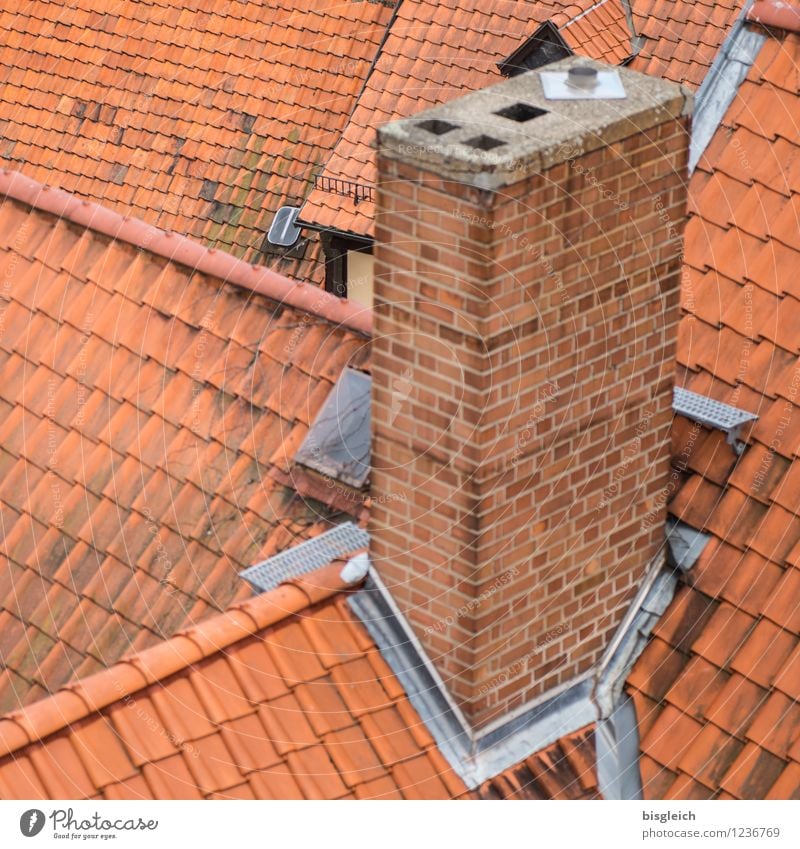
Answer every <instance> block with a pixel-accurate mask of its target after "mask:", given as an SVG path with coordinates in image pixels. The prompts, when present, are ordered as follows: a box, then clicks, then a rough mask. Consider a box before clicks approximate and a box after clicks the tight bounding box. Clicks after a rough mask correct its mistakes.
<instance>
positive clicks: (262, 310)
mask: <svg viewBox="0 0 800 849" xmlns="http://www.w3.org/2000/svg"><path fill="white" fill-rule="evenodd" d="M14 181H15V177H14V175H10V176H9V175H7V174H4V175H0V184H2V189H1V190H0V195H2V196H4V200H2V202H0V268H1V269H2V270H1V271H0V275H2V284H1V285H2V291H0V471H1V474H0V510H1V511H2V512H1V513H0V522H2V524H0V601H1V602H2V607H0V660H1V661H2V664H1V666H0V668H2V671H0V711H6V710H10V709H12V708H15V707H17V706H18V704H19V703H20V702H29V701H31V700H32V699H36V698H39V697H41V696H42V695H44V694H45V693H46V692H47V691H52V690H55V689H57V688H58V687H59V686H61V685H63V684H64V683H66V682H67V681H69V680H72V679H73V678H75V677H76V676H78V677H80V676H84V675H87V674H89V673H91V672H94V671H95V670H97V669H98V668H100V667H102V666H104V665H108V664H110V663H114V662H115V661H117V660H118V659H119V658H120V656H121V655H122V654H123V653H124V652H125V651H127V650H128V649H129V648H131V647H134V648H137V649H138V648H141V647H143V646H146V645H150V644H152V643H154V642H156V641H157V640H159V639H161V638H163V637H164V636H169V635H171V634H173V633H174V632H175V631H176V630H177V629H178V628H180V627H183V626H185V624H186V623H190V622H193V621H195V620H197V619H201V618H203V617H204V616H205V615H206V614H207V613H208V612H209V611H210V610H220V609H224V608H225V607H227V605H228V604H229V603H230V602H231V601H232V600H233V599H234V598H236V597H239V596H241V594H243V593H245V592H247V590H246V587H245V586H243V583H242V582H241V581H240V579H239V578H238V572H239V571H240V570H241V569H242V568H244V567H247V566H250V565H252V564H253V563H254V562H256V561H258V560H259V559H260V558H262V557H264V556H266V555H269V554H271V553H274V552H275V551H276V550H278V549H279V548H285V547H286V546H287V545H289V544H291V543H292V542H293V541H295V540H298V539H301V538H303V537H305V536H306V535H308V534H313V533H316V532H317V531H319V530H321V529H323V528H325V527H326V526H327V524H328V523H327V518H328V515H329V512H330V511H328V510H327V509H326V508H325V507H324V506H323V505H321V504H319V503H316V502H307V501H304V500H303V499H302V498H300V497H299V496H298V495H297V494H296V492H295V491H294V490H293V489H292V488H290V487H286V486H282V485H281V484H279V483H278V482H277V481H275V480H274V479H273V478H272V477H271V473H272V472H273V470H278V469H283V468H288V462H289V459H290V458H291V457H292V456H293V453H294V450H295V449H296V447H297V446H298V444H299V443H300V441H301V439H302V438H303V436H304V435H305V433H306V431H307V429H308V426H309V422H310V420H311V419H312V417H313V416H314V415H315V413H316V411H317V410H318V408H319V407H320V405H321V404H322V402H323V401H324V400H325V397H326V396H327V394H328V392H329V390H330V388H331V386H332V382H333V381H334V380H335V379H336V378H337V377H338V374H339V373H340V372H341V370H342V369H343V368H344V367H345V365H346V364H348V363H351V364H355V365H358V364H359V363H361V362H362V360H363V357H364V356H366V347H365V339H364V338H363V337H362V336H359V335H357V334H356V333H353V332H351V331H348V330H347V329H346V328H344V327H342V326H339V325H337V324H335V323H331V322H330V321H329V320H327V319H325V318H323V317H322V316H315V315H312V314H310V313H303V312H300V311H299V310H297V309H293V308H291V307H289V306H288V305H286V304H285V303H284V304H283V305H281V304H279V303H276V301H275V300H270V299H268V298H267V297H264V296H263V295H260V294H256V293H255V292H254V291H252V290H248V289H246V288H243V287H241V286H237V285H233V284H232V283H224V282H223V281H222V280H221V279H219V278H216V277H213V276H209V275H207V274H203V273H200V272H198V273H192V271H191V270H190V269H189V268H187V267H185V266H183V265H179V264H177V263H176V262H171V261H168V260H167V259H165V258H164V257H162V256H158V255H157V254H156V253H153V252H151V251H148V250H147V248H148V246H151V245H152V246H153V248H155V247H156V246H160V247H161V248H162V249H163V248H164V246H167V248H168V249H169V251H172V252H174V255H175V256H185V257H186V258H187V261H190V262H191V263H192V264H193V265H201V266H207V267H214V268H219V269H221V271H220V273H224V274H225V275H230V277H231V279H233V278H235V277H236V276H237V274H238V272H239V267H240V266H241V267H243V268H244V269H245V271H244V274H245V276H247V275H248V274H249V273H251V272H252V269H250V267H249V266H247V265H245V264H244V263H238V265H237V261H236V260H234V259H233V258H231V257H226V256H225V255H224V254H212V253H211V252H207V251H205V250H204V249H202V248H200V247H198V246H197V245H194V244H192V243H191V242H189V241H188V240H186V239H182V238H181V237H178V236H174V237H172V238H171V239H169V238H166V237H164V234H163V233H161V232H160V231H157V230H155V229H148V228H147V227H145V226H144V225H140V224H139V223H138V222H131V221H127V220H123V219H120V218H119V217H118V216H115V215H110V214H109V213H107V212H105V211H103V210H100V209H97V208H94V207H92V206H91V205H89V204H85V205H82V204H81V203H80V202H77V201H75V200H74V199H71V198H68V197H67V200H65V201H64V203H61V200H60V199H63V198H64V197H65V196H64V195H63V194H62V193H59V192H56V191H54V190H50V191H49V192H46V191H43V190H41V187H37V185H36V184H32V183H30V182H29V181H27V182H26V181H25V180H24V179H23V180H22V185H23V187H24V188H25V189H26V191H27V190H28V189H30V188H31V187H33V193H32V196H33V202H37V203H39V202H41V203H44V201H45V199H47V201H48V203H49V204H50V207H51V208H52V209H54V210H55V209H57V208H58V209H59V210H61V211H62V212H63V213H64V214H67V213H69V214H72V213H71V212H70V210H72V206H71V205H70V204H72V205H74V206H77V208H78V212H79V213H80V214H81V215H83V218H84V219H85V220H91V221H93V222H94V221H96V222H98V224H99V223H100V222H101V221H103V222H105V225H104V226H106V225H107V226H106V230H107V231H108V232H117V233H118V234H119V237H118V238H116V239H114V238H111V237H110V236H108V235H103V234H101V233H100V232H97V231H96V230H92V229H87V228H86V227H85V226H79V225H78V224H76V223H73V222H72V221H70V220H68V218H67V217H62V216H61V215H60V214H58V215H53V214H49V213H47V212H44V211H43V210H40V209H36V208H31V207H30V206H28V205H27V204H24V203H21V202H18V201H16V200H13V199H11V198H10V197H8V196H7V195H5V192H7V191H10V190H11V188H13V186H16V185H17V183H16V182H14ZM12 184H13V185H12ZM28 193H29V194H31V193H30V192H28ZM23 194H25V192H23ZM54 201H55V202H54ZM74 217H78V218H79V217H80V215H78V216H74ZM109 222H110V223H109ZM129 231H135V232H137V233H138V234H139V241H138V243H136V244H133V243H129V242H125V241H123V238H124V237H125V235H126V234H128V232H129ZM170 246H171V247H170ZM169 251H168V252H169ZM198 252H199V255H198ZM259 275H260V276H259ZM269 275H270V272H267V271H266V270H262V271H261V272H252V276H253V277H254V278H257V279H265V278H269ZM273 277H274V275H273ZM269 279H270V280H271V279H272V278H269ZM277 282H278V283H279V284H285V287H289V289H288V290H286V289H285V287H284V289H281V287H280V286H278V287H277V288H276V291H284V290H285V291H286V293H287V296H291V297H294V295H295V294H296V293H295V291H294V288H292V287H293V286H294V284H291V283H290V282H289V281H285V280H283V279H282V278H278V279H277ZM262 288H264V287H262ZM299 289H300V290H302V287H299ZM323 295H324V293H319V292H316V293H315V294H314V296H313V300H314V303H317V302H318V303H319V306H320V309H321V310H322V311H323V312H325V311H326V310H324V309H322V308H323V306H324V305H328V306H330V304H328V301H335V299H334V298H333V296H329V297H328V299H327V300H326V298H325V297H323ZM302 296H303V292H302V291H300V292H299V295H298V297H299V298H301V300H298V301H297V302H298V303H302V302H303V301H302ZM295 300H297V298H295ZM334 306H335V309H334V308H333V307H331V309H327V313H328V314H329V315H336V314H339V312H341V311H342V310H344V311H345V312H347V308H346V307H345V306H343V305H341V303H340V302H337V303H336V304H335V305H334ZM342 317H344V312H342Z"/></svg>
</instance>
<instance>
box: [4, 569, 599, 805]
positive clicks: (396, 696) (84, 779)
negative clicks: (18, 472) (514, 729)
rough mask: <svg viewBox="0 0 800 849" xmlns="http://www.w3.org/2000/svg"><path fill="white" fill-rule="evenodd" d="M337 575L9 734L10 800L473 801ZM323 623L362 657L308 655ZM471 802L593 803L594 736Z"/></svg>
mask: <svg viewBox="0 0 800 849" xmlns="http://www.w3.org/2000/svg"><path fill="white" fill-rule="evenodd" d="M340 568H341V564H332V565H331V566H328V567H324V568H323V569H321V570H319V571H318V572H316V573H313V575H312V576H310V578H311V581H309V579H308V578H307V579H305V580H303V581H299V582H294V583H292V582H290V583H287V584H283V585H281V586H280V587H279V588H278V589H276V590H273V591H272V592H269V593H266V594H263V595H261V596H258V597H257V598H253V599H249V600H248V601H246V602H243V603H239V604H237V605H235V606H234V607H232V608H231V609H230V610H229V611H228V612H226V613H225V614H221V615H219V616H217V617H216V618H211V619H207V620H205V621H204V622H203V623H202V624H200V625H197V626H195V627H193V628H190V629H189V630H187V631H184V632H183V633H182V634H181V635H179V636H176V637H173V638H172V639H171V640H167V641H166V642H161V643H159V644H158V645H155V646H153V647H151V648H149V649H146V650H144V651H143V652H142V653H139V654H136V655H133V656H131V657H129V658H128V659H127V660H125V661H122V662H121V663H118V664H117V665H115V666H112V667H111V668H109V669H107V670H104V671H101V672H99V673H97V674H95V675H93V676H90V677H88V678H85V679H84V680H82V681H81V682H80V683H78V684H76V685H70V686H68V687H67V688H65V689H62V690H60V691H59V692H58V693H56V694H55V695H54V696H51V697H49V698H47V699H45V700H44V701H40V702H37V703H35V704H32V705H29V706H27V707H25V708H23V709H22V710H21V711H16V712H14V713H12V714H10V715H8V716H7V717H6V718H4V719H2V720H0V792H2V793H3V794H4V798H16V796H18V795H21V796H24V797H25V798H90V797H98V796H100V797H103V798H107V799H116V798H157V799H167V798H176V799H191V798H201V797H206V798H257V799H268V798H281V799H286V798H306V799H316V798H320V799H331V798H344V797H346V796H350V795H351V794H355V795H356V796H357V797H358V798H379V797H380V798H389V797H396V798H423V799H433V798H451V797H456V796H464V795H465V794H466V792H467V790H466V787H465V786H464V784H463V783H462V781H461V780H460V779H459V778H458V777H457V776H456V775H455V774H454V773H453V771H452V769H451V768H450V766H449V765H448V764H447V763H446V761H445V760H444V758H443V757H442V755H441V754H440V753H439V751H438V750H437V748H436V746H435V743H434V741H433V739H432V738H431V736H430V734H429V733H428V731H427V729H426V728H425V726H424V724H423V723H422V721H421V720H420V718H419V717H418V716H417V714H416V712H415V711H414V710H413V708H411V706H410V705H409V703H408V701H407V700H406V698H405V695H404V693H403V691H402V688H400V687H399V684H398V683H397V682H396V680H394V679H393V678H392V683H391V684H390V685H388V686H380V685H379V684H377V682H373V683H370V679H369V678H367V677H365V676H367V670H368V668H372V666H371V663H370V661H369V660H368V659H367V658H368V657H369V653H370V652H374V651H375V649H374V646H373V644H372V641H371V640H370V638H369V636H368V635H367V633H366V631H365V630H364V628H363V626H362V625H361V623H360V622H358V620H356V619H354V618H353V616H352V614H351V613H350V612H349V608H348V607H347V606H346V605H344V604H342V603H341V600H342V598H343V596H342V593H343V592H344V591H346V590H347V587H346V586H345V585H344V584H343V583H342V582H341V579H340V578H339V577H338V574H339V570H340ZM302 586H306V587H308V588H309V592H310V593H311V595H309V594H308V593H307V592H305V591H304V590H303V589H301V587H302ZM320 620H325V621H331V622H333V621H335V622H337V623H338V625H339V628H340V629H343V630H341V636H342V637H343V638H344V639H345V641H346V643H347V644H348V645H349V647H350V649H351V650H352V653H353V654H354V655H356V654H357V655H358V657H349V658H347V657H343V656H334V655H332V654H330V653H324V651H325V650H324V649H323V648H322V647H318V646H315V645H313V644H312V643H311V642H306V643H302V644H301V643H298V639H300V637H299V635H300V634H301V633H302V631H301V630H300V628H301V625H302V624H305V623H318V622H319V621H320ZM1 633H6V629H5V628H4V629H3V631H2V632H1ZM298 650H302V651H304V652H306V653H307V654H308V658H307V660H306V662H305V664H304V665H300V666H298V665H297V663H296V660H297V651H298ZM320 650H322V652H323V653H321V654H318V652H319V651H320ZM311 658H313V659H314V660H315V662H312V661H311ZM353 689H358V691H359V692H358V698H357V699H355V698H354V695H353V692H352V691H353ZM473 795H475V796H476V797H482V798H495V797H497V796H498V795H509V796H510V795H513V796H514V797H518V798H537V797H540V796H542V795H549V796H554V797H558V798H587V797H588V798H595V797H596V796H597V785H596V779H595V776H594V757H593V745H592V740H591V729H585V730H584V731H582V732H578V733H577V734H575V735H571V736H570V737H568V738H565V739H564V740H562V741H560V743H559V744H556V745H555V746H552V747H550V748H548V749H546V750H544V751H543V752H540V753H538V754H536V755H533V756H531V757H530V758H528V759H527V760H526V762H525V763H524V764H520V765H517V766H515V767H513V768H512V769H511V770H509V771H508V772H507V773H506V774H504V775H503V776H498V778H497V779H495V780H494V781H493V782H487V784H486V785H484V786H483V787H482V788H480V789H478V790H476V791H475V793H474V794H473Z"/></svg>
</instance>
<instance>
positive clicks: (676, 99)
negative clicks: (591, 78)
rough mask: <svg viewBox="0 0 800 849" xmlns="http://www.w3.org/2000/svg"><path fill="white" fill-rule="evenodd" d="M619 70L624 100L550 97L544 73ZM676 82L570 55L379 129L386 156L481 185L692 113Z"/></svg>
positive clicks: (495, 184)
mask: <svg viewBox="0 0 800 849" xmlns="http://www.w3.org/2000/svg"><path fill="white" fill-rule="evenodd" d="M574 67H581V68H596V69H597V70H598V71H605V72H608V71H611V70H613V71H615V72H616V73H617V74H618V75H619V79H620V82H621V83H622V86H623V88H624V92H625V96H624V97H622V98H618V97H617V98H613V99H611V98H609V99H603V98H596V99H595V98H593V99H580V100H551V99H548V98H547V97H545V93H544V90H543V86H542V78H541V75H542V74H548V73H552V72H554V71H560V72H569V70H570V68H574ZM691 109H692V95H691V92H690V91H689V90H688V89H686V88H684V87H683V86H680V85H678V84H676V83H672V82H668V81H666V80H662V79H658V78H656V77H651V76H647V75H645V74H640V73H638V72H637V71H632V70H630V69H629V68H612V67H611V66H609V65H606V64H604V63H602V62H596V61H594V60H591V59H587V58H585V57H578V56H570V57H568V58H566V59H562V60H560V61H558V62H553V63H552V64H550V65H544V66H543V67H541V68H537V69H536V70H534V71H529V72H527V73H524V74H520V75H519V76H516V77H513V78H512V79H510V80H506V81H504V82H501V83H498V84H497V85H493V86H490V87H489V88H485V89H481V90H480V91H476V92H472V93H471V94H467V95H465V96H464V97H460V98H458V99H457V100H453V101H450V102H449V103H445V104H441V105H439V106H435V107H433V108H432V109H428V110H426V111H424V112H420V113H418V114H417V115H414V116H412V117H410V118H403V119H401V120H399V121H394V122H392V123H389V124H386V125H384V126H383V127H381V128H380V129H379V130H378V147H379V150H380V153H381V155H383V156H385V157H388V158H390V159H396V160H400V161H402V162H406V163H409V164H413V165H416V166H417V167H420V168H424V169H426V170H431V171H433V172H435V173H437V174H439V175H441V176H443V177H446V178H448V179H454V180H457V181H459V182H462V183H466V184H468V185H473V186H476V187H478V188H482V189H492V188H499V187H500V186H503V185H510V184H511V183H514V182H517V181H519V180H521V179H524V178H525V177H526V176H529V175H530V174H533V173H537V172H540V171H544V170H545V169H547V168H550V167H552V166H553V165H557V164H558V163H560V162H565V161H568V160H570V159H573V158H574V157H575V156H576V155H580V154H582V153H588V152H590V151H592V150H596V149H597V148H600V147H603V146H605V145H608V144H612V143H613V142H615V141H619V140H620V139H623V138H626V137H628V136H630V135H632V134H634V133H636V132H642V131H647V130H648V129H651V128H653V127H656V126H658V125H659V124H662V123H664V122H665V121H667V120H669V119H670V118H679V117H682V116H685V115H688V114H690V113H691Z"/></svg>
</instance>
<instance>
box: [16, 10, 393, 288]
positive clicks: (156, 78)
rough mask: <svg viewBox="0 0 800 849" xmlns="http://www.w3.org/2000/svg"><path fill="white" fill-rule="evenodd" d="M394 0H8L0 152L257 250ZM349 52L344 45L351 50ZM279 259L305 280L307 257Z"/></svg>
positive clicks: (220, 241) (90, 194)
mask: <svg viewBox="0 0 800 849" xmlns="http://www.w3.org/2000/svg"><path fill="white" fill-rule="evenodd" d="M390 15H391V9H390V8H388V6H387V4H385V3H380V2H378V3H331V2H329V0H312V2H310V3H295V2H292V0H281V2H274V0H269V2H267V0H242V2H236V3H229V2H225V3H219V2H216V3H211V4H209V3H200V4H198V3H196V2H189V0H178V2H175V3H160V2H157V0H114V2H108V1H107V0H100V2H97V0H78V2H76V3H70V4H69V5H68V6H67V5H64V4H62V3H53V2H48V0H35V2H31V3H25V4H15V5H14V6H13V8H12V7H7V8H5V9H4V10H3V11H2V13H0V80H1V81H2V83H3V84H2V86H0V115H2V121H0V155H2V157H3V158H4V159H6V160H11V161H12V162H17V163H20V164H21V165H23V167H24V170H25V172H26V173H27V174H29V175H30V176H31V177H34V178H35V179H37V180H40V181H41V182H51V183H55V184H57V185H60V186H62V187H63V188H64V189H66V190H68V191H71V192H76V193H77V194H79V195H81V196H82V197H87V198H90V199H93V200H97V201H102V202H103V203H104V204H107V205H111V206H113V207H115V208H117V209H119V210H125V211H126V212H128V211H130V212H132V213H133V214H134V215H136V216H138V217H140V218H142V219H144V220H145V221H147V222H149V223H151V224H157V225H158V226H160V227H164V228H166V229H171V230H174V231H176V232H179V233H184V234H188V235H191V236H193V237H195V238H197V239H200V240H202V241H203V242H205V243H207V244H212V245H218V246H220V247H225V248H226V249H227V250H230V251H232V252H233V253H234V254H236V255H237V256H243V257H246V258H248V259H250V260H251V261H257V260H258V261H261V260H262V259H263V257H261V256H260V255H259V249H260V246H261V242H262V240H263V236H264V233H266V231H267V230H268V228H269V225H270V223H271V221H272V217H273V215H274V213H275V211H276V210H277V209H278V208H279V207H280V206H283V205H284V204H293V205H299V203H300V202H301V201H302V199H303V198H304V197H305V195H306V192H307V191H308V188H309V186H310V184H311V183H310V181H311V180H312V178H313V171H314V169H315V168H316V167H318V166H321V164H322V162H323V161H324V159H325V158H326V156H327V153H328V152H329V151H330V149H331V148H332V147H333V145H334V143H335V142H336V140H337V138H338V137H339V134H340V133H341V131H342V129H343V128H344V125H345V123H346V120H347V118H348V116H349V115H350V112H351V110H352V108H353V105H354V103H355V98H356V96H357V95H358V93H359V91H360V90H361V87H362V84H363V79H364V77H365V75H366V73H367V71H368V69H369V67H370V64H371V61H372V58H373V56H374V53H375V50H376V48H377V45H378V43H379V41H380V38H381V36H382V34H383V31H384V29H385V26H386V23H387V22H388V20H389V17H390ZM343 57H346V59H345V58H343ZM312 259H313V256H311V255H309V256H308V257H307V258H306V261H305V262H303V261H300V262H297V263H290V262H289V261H284V263H283V264H282V270H284V271H286V272H287V273H291V274H292V275H293V276H295V277H297V278H298V279H305V278H306V277H308V276H309V275H310V274H311V270H310V268H309V267H308V262H310V261H311V260H312Z"/></svg>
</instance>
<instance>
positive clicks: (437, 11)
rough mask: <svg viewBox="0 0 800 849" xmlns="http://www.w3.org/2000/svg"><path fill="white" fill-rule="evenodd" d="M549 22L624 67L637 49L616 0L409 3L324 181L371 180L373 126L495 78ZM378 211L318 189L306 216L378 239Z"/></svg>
mask: <svg viewBox="0 0 800 849" xmlns="http://www.w3.org/2000/svg"><path fill="white" fill-rule="evenodd" d="M584 13H585V14H584ZM551 19H552V21H553V23H554V24H555V25H556V26H558V27H565V29H564V30H563V33H564V36H565V38H566V39H567V41H568V42H569V43H570V45H571V46H572V47H573V48H574V50H575V51H576V52H577V53H579V54H581V55H587V56H591V57H593V58H597V59H604V60H606V61H609V62H614V63H617V62H620V61H622V59H624V58H626V57H627V56H628V55H629V53H630V49H629V38H630V36H629V32H628V28H627V23H626V21H625V17H624V10H623V9H622V3H620V2H618V0H607V2H603V3H601V4H597V3H596V2H595V0H580V2H576V3H572V4H570V5H569V6H568V7H567V8H566V9H565V7H564V4H563V3H557V2H550V0H540V2H537V3H535V4H530V3H523V2H518V0H512V1H511V2H507V3H502V4H499V5H498V6H496V7H491V8H486V7H483V6H480V5H479V4H475V3H471V4H467V5H466V6H465V5H464V4H463V3H457V2H455V0H447V2H432V0H406V2H403V3H402V4H401V5H399V6H398V8H397V13H396V16H395V18H394V19H393V20H392V22H391V24H390V26H389V28H388V31H387V35H386V40H385V41H384V43H383V45H382V47H381V49H380V52H379V54H378V56H377V58H376V61H375V64H374V68H373V70H372V71H371V73H370V74H369V76H368V77H367V79H366V82H365V85H364V89H363V91H362V92H361V94H360V96H359V98H358V102H357V104H356V106H355V108H354V110H353V113H352V115H351V117H350V120H349V122H348V124H347V127H346V128H345V130H344V132H343V133H342V136H341V138H340V140H339V141H338V143H337V145H336V148H335V149H334V151H333V153H332V155H331V157H330V158H329V159H328V161H327V163H326V165H325V168H324V170H323V172H322V175H323V177H326V178H330V179H338V180H344V181H346V182H349V183H353V184H358V185H361V186H368V187H369V186H372V185H374V183H375V154H374V149H373V145H374V139H375V127H376V126H379V125H380V124H383V123H386V122H388V121H391V120H394V119H396V118H405V117H408V116H409V115H413V114H414V113H415V112H419V111H421V110H422V109H423V108H426V107H430V106H434V105H436V104H437V103H442V102H445V101H447V100H450V99H452V98H454V97H458V96H459V95H460V94H463V93H464V92H465V91H472V90H474V89H478V88H482V87H483V86H487V85H491V84H492V83H493V82H497V81H498V80H499V79H501V77H500V72H499V70H498V68H497V63H498V62H499V61H501V60H502V59H505V58H506V57H507V56H509V55H510V54H511V53H513V52H514V50H516V49H517V48H518V47H519V46H520V44H522V43H524V42H525V41H526V40H527V39H528V38H530V37H531V36H532V35H533V33H534V32H535V31H536V29H538V27H539V26H540V25H541V24H542V23H543V22H544V21H546V20H551ZM573 21H574V23H572V22H573ZM626 40H627V41H628V47H627V49H626ZM374 212H375V208H374V203H372V202H371V201H370V200H358V201H356V200H354V199H353V198H350V197H346V196H342V195H339V194H332V193H330V192H328V191H323V189H322V188H319V187H318V188H315V189H314V190H313V191H312V192H311V193H310V194H309V196H308V198H307V200H306V202H305V204H304V205H303V208H302V210H301V212H300V218H301V219H302V220H303V221H305V222H308V223H312V224H314V225H315V226H317V227H321V228H324V229H328V228H330V229H334V230H339V231H342V232H347V233H355V234H358V235H362V236H371V235H372V233H373V217H374Z"/></svg>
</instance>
